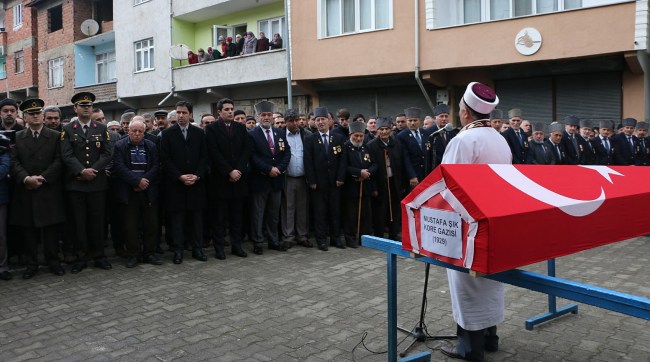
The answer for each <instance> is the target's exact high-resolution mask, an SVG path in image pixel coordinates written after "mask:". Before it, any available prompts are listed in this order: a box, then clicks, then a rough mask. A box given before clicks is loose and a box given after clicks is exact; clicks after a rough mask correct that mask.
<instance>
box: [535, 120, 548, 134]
mask: <svg viewBox="0 0 650 362" xmlns="http://www.w3.org/2000/svg"><path fill="white" fill-rule="evenodd" d="M533 132H546V125H545V124H544V123H543V122H535V123H533Z"/></svg>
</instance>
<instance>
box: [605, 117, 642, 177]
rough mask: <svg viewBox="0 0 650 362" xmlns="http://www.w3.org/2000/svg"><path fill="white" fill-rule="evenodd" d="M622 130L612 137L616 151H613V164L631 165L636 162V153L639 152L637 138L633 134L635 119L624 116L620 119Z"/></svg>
mask: <svg viewBox="0 0 650 362" xmlns="http://www.w3.org/2000/svg"><path fill="white" fill-rule="evenodd" d="M621 124H622V125H623V131H622V132H621V133H619V134H617V135H615V136H613V137H612V140H613V142H614V144H615V147H616V150H617V151H618V152H616V153H614V164H615V165H619V166H633V165H635V164H636V155H637V154H638V153H639V152H640V149H639V140H638V139H637V138H636V136H634V128H635V127H636V119H634V118H625V119H624V120H622V121H621Z"/></svg>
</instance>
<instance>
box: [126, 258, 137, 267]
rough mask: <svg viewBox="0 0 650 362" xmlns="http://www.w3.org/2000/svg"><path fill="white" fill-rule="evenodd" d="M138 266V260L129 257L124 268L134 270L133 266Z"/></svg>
mask: <svg viewBox="0 0 650 362" xmlns="http://www.w3.org/2000/svg"><path fill="white" fill-rule="evenodd" d="M136 265H138V258H136V257H135V256H131V257H129V258H128V259H127V260H126V267H127V268H129V269H130V268H135V266H136Z"/></svg>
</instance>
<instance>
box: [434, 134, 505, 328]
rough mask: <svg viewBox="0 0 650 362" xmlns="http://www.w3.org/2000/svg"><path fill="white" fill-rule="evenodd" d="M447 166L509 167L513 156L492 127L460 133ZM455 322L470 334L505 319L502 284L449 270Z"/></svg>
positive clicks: (444, 159)
mask: <svg viewBox="0 0 650 362" xmlns="http://www.w3.org/2000/svg"><path fill="white" fill-rule="evenodd" d="M442 163H443V164H454V163H461V164H487V163H496V164H504V163H505V164H509V163H512V153H511V152H510V148H509V147H508V143H507V142H506V139H505V137H503V136H501V135H500V134H499V133H498V132H497V131H496V130H495V129H494V128H492V127H480V128H472V129H469V130H465V131H462V132H460V133H459V134H458V135H457V136H456V137H454V138H453V139H452V140H451V141H450V142H449V145H448V146H447V149H446V150H445V153H444V155H443V156H442ZM447 279H448V281H449V293H450V295H451V307H452V311H453V317H454V321H456V323H458V325H460V326H461V327H463V328H464V329H466V330H469V331H477V330H481V329H484V328H488V327H492V326H495V325H497V324H499V323H501V322H503V319H504V313H503V311H504V308H505V303H504V299H505V289H504V286H503V284H502V283H500V282H496V281H494V280H490V279H486V278H476V277H472V276H470V275H469V274H467V273H463V272H459V271H455V270H452V269H447Z"/></svg>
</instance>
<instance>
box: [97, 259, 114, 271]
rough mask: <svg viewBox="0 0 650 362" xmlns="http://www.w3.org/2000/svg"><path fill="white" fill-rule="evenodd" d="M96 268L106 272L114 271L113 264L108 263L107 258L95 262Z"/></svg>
mask: <svg viewBox="0 0 650 362" xmlns="http://www.w3.org/2000/svg"><path fill="white" fill-rule="evenodd" d="M95 268H100V269H104V270H111V269H113V266H112V265H111V263H109V262H108V260H107V259H106V258H101V259H98V260H95Z"/></svg>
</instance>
